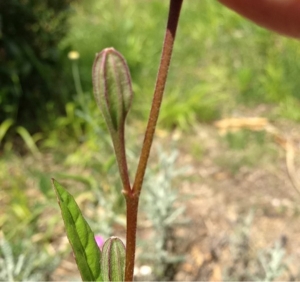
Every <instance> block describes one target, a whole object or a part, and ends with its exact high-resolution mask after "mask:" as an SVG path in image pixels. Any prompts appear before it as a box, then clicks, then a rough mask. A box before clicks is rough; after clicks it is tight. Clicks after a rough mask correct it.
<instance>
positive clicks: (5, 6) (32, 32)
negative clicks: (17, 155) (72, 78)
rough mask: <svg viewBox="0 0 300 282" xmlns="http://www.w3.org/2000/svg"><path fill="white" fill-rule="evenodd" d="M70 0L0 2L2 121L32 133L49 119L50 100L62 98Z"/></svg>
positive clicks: (58, 108) (60, 103)
mask: <svg viewBox="0 0 300 282" xmlns="http://www.w3.org/2000/svg"><path fill="white" fill-rule="evenodd" d="M71 1H72V0H63V1H57V0H55V1H49V0H48V1H42V2H41V1H38V0H26V1H18V0H12V1H1V2H0V20H1V22H0V62H1V64H0V85H1V90H0V104H1V108H0V120H5V119H7V118H11V119H13V120H14V122H15V125H21V126H24V127H25V128H27V129H28V130H29V131H30V132H32V131H33V130H35V131H36V130H37V129H40V128H41V126H42V125H46V124H47V122H49V117H48V114H49V105H50V104H51V103H52V104H53V103H55V107H54V109H51V110H54V111H55V112H56V113H59V112H60V111H61V110H62V107H63V104H64V103H65V102H66V97H65V94H66V88H65V87H66V86H67V84H68V83H67V80H66V76H65V75H64V68H63V62H64V60H65V58H66V54H65V51H63V50H61V49H60V48H59V46H58V45H59V43H60V41H61V40H62V38H63V37H64V36H65V34H66V32H67V16H68V15H69V13H68V9H69V4H70V2H71Z"/></svg>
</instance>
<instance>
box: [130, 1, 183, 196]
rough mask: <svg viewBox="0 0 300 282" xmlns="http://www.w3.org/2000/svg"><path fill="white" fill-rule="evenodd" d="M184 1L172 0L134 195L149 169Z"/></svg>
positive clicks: (137, 192)
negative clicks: (149, 159) (148, 163)
mask: <svg viewBox="0 0 300 282" xmlns="http://www.w3.org/2000/svg"><path fill="white" fill-rule="evenodd" d="M182 2H183V0H170V9H169V17H168V24H167V29H166V34H165V40H164V44H163V50H162V55H161V60H160V66H159V70H158V74H157V79H156V85H155V90H154V95H153V100H152V107H151V111H150V115H149V120H148V125H147V129H146V133H145V137H144V143H143V147H142V151H141V156H140V160H139V164H138V168H137V172H136V176H135V180H134V184H133V188H132V189H133V192H134V194H140V192H141V189H142V184H143V180H144V175H145V171H146V167H147V162H148V158H149V154H150V149H151V145H152V142H153V136H154V133H155V127H156V124H157V120H158V115H159V110H160V105H161V102H162V98H163V94H164V89H165V85H166V80H167V75H168V70H169V65H170V61H171V57H172V51H173V45H174V41H175V35H176V30H177V25H178V20H179V15H180V10H181V5H182Z"/></svg>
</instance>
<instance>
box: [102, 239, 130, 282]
mask: <svg viewBox="0 0 300 282" xmlns="http://www.w3.org/2000/svg"><path fill="white" fill-rule="evenodd" d="M101 271H102V277H103V281H124V274H125V246H124V244H123V243H122V241H121V240H120V239H119V238H117V237H110V238H109V239H108V240H107V241H106V242H105V243H104V245H103V249H102V257H101Z"/></svg>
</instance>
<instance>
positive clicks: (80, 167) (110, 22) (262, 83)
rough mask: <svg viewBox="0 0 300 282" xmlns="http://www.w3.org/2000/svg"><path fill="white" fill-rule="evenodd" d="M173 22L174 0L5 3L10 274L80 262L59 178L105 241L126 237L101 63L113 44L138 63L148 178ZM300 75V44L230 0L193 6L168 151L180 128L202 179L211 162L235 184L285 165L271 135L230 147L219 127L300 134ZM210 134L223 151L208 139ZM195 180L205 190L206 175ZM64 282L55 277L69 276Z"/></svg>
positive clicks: (168, 107)
mask: <svg viewBox="0 0 300 282" xmlns="http://www.w3.org/2000/svg"><path fill="white" fill-rule="evenodd" d="M167 12H168V1H161V0H151V1H144V0H134V1H133V0H101V1H96V0H85V1H79V0H60V1H54V0H48V1H38V0H24V1H21V0H9V1H6V0H4V1H1V2H0V106H1V107H0V157H1V159H0V185H1V190H0V229H1V233H0V239H1V238H2V241H3V242H2V245H3V246H4V247H2V249H1V250H2V251H1V250H0V259H1V260H0V278H1V277H2V278H3V277H4V278H3V279H4V280H5V279H7V277H13V279H15V280H26V279H29V278H30V279H33V280H34V279H40V280H49V279H51V277H53V276H51V275H52V273H53V271H54V269H55V268H56V267H57V266H58V265H60V260H59V259H58V260H57V262H55V261H54V260H53V257H54V256H55V254H57V253H59V252H61V255H60V256H59V257H63V254H64V253H65V252H67V253H68V251H69V249H67V247H66V244H65V243H64V244H63V243H62V242H64V241H63V239H62V237H63V227H62V225H61V221H62V220H61V219H60V217H59V212H58V210H57V207H56V202H55V197H54V193H53V191H52V188H51V182H50V178H51V177H55V178H58V179H59V180H62V181H65V182H66V185H69V187H72V188H71V192H72V193H73V194H74V195H75V196H76V199H77V200H78V201H79V203H80V204H81V206H82V207H83V209H84V210H85V211H86V213H87V217H89V219H90V221H91V224H92V226H94V228H95V232H96V233H100V234H104V235H105V236H108V235H111V234H113V233H114V232H115V229H114V228H116V229H117V230H118V228H121V227H122V228H124V208H125V206H124V202H123V198H122V195H120V193H118V191H119V190H120V189H121V188H120V182H119V180H118V177H117V176H116V171H117V168H116V165H115V163H114V156H113V154H112V149H111V143H110V139H109V137H108V135H107V131H106V127H105V125H104V123H103V120H102V117H101V114H100V113H99V110H98V109H97V107H96V104H95V102H94V99H93V94H92V84H91V66H92V64H93V60H94V57H95V54H96V53H97V52H99V51H101V50H102V49H103V48H105V47H114V48H115V49H117V50H118V51H120V52H121V53H122V54H123V55H124V57H125V58H126V59H127V62H128V65H129V68H130V71H131V75H132V80H133V89H134V100H133V105H132V109H131V112H130V114H129V117H128V130H127V132H128V134H127V135H128V147H129V149H128V155H129V162H130V164H131V167H133V169H131V171H132V174H134V168H135V167H136V163H137V157H138V154H139V149H140V145H141V141H142V134H143V130H144V127H145V124H146V119H147V117H148V114H149V110H150V103H151V99H152V92H153V88H154V83H155V78H156V72H157V68H158V63H159V59H160V51H161V45H162V41H163V36H164V28H165V25H166V17H167ZM71 51H72V53H70V52H71ZM68 54H69V57H68ZM71 54H73V55H74V54H75V55H78V57H76V58H72V57H71ZM299 73H300V48H299V42H298V41H297V40H292V39H287V38H284V37H281V36H279V35H276V34H273V33H271V32H269V31H266V30H264V29H262V28H260V27H257V26H255V25H254V24H252V23H249V22H247V21H246V20H244V19H242V18H241V17H239V16H238V15H236V14H234V13H233V12H231V11H229V10H227V9H226V8H224V7H222V6H221V5H220V4H219V3H217V2H216V1H212V0H201V1H195V0H185V1H184V3H183V9H182V14H181V19H180V23H179V28H178V33H177V39H176V43H175V48H174V54H173V59H172V63H171V68H170V73H169V78H168V82H167V87H166V91H165V97H164V102H163V105H162V109H161V114H160V119H159V125H158V127H159V130H158V143H162V146H164V144H165V143H166V140H165V138H166V137H165V136H173V135H174V132H176V134H175V135H176V136H177V137H176V136H175V137H174V140H175V141H174V140H173V137H170V138H171V139H172V140H173V141H174V143H176V146H175V145H174V146H175V147H176V148H179V152H180V153H179V155H181V159H185V156H186V155H189V156H190V157H191V158H192V159H193V162H195V163H193V164H194V165H195V166H196V167H197V169H198V168H199V167H201V166H202V165H203V164H207V163H206V162H205V160H206V158H208V159H209V160H212V163H213V164H212V166H215V167H217V168H218V169H221V170H222V169H223V170H225V171H227V170H228V171H229V174H230V177H231V178H232V179H234V178H235V177H237V176H236V175H239V171H240V168H243V167H245V166H246V167H247V168H249V167H250V170H253V169H264V168H266V166H268V165H273V164H274V163H276V162H277V161H281V162H283V164H284V153H282V152H281V151H280V148H278V146H277V145H275V144H274V141H272V140H270V139H271V138H269V137H268V136H265V135H267V134H264V133H262V134H259V133H253V132H246V133H245V132H242V133H241V132H239V133H237V134H235V133H233V134H231V135H229V136H227V137H226V138H223V137H220V136H218V135H217V134H216V130H215V129H214V126H213V123H214V122H215V121H216V120H218V119H221V118H226V117H244V116H246V117H249V116H254V117H255V116H263V117H266V118H267V119H268V120H269V121H271V122H273V123H275V124H284V128H290V127H291V128H297V122H299V120H300V111H299V106H300V90H299V89H300V80H299ZM286 125H287V126H286ZM199 131H200V132H202V133H200V135H201V134H203V136H204V135H205V136H206V135H208V136H209V138H208V139H210V138H212V139H211V140H213V141H211V140H210V141H207V143H206V142H204V141H203V140H204V139H205V136H204V137H203V136H202V135H201V136H202V137H203V138H204V139H201V138H202V137H201V136H200V137H199ZM211 131H214V133H212V136H211V135H210V134H211V133H210V132H211ZM178 136H179V137H178ZM199 138H200V139H199ZM173 141H172V142H173ZM213 144H214V145H213ZM206 145H208V147H209V146H215V147H214V148H216V150H215V151H214V152H215V154H214V153H211V154H208V153H207V150H208V151H209V148H211V147H209V148H208V147H206ZM276 146H277V147H276ZM166 148H168V149H170V148H169V146H168V145H167V146H166ZM214 148H213V149H212V150H214ZM225 151H226V152H225ZM264 154H267V155H266V156H265V155H264ZM158 155H159V153H158ZM154 159H155V157H154ZM154 162H155V161H154ZM174 162H175V160H174ZM204 166H205V165H204ZM276 169H278V168H276ZM238 177H239V176H238ZM189 181H190V184H189V185H190V186H192V183H197V181H202V182H203V181H206V178H205V177H204V178H203V176H201V177H200V178H197V177H196V176H192V177H190V178H189ZM207 181H209V176H208V180H207ZM177 186H179V187H180V185H179V184H178V185H177ZM212 186H213V187H215V186H214V185H213V184H212ZM216 186H217V185H216ZM293 197H294V196H293V194H291V198H293ZM186 205H188V202H187V203H186ZM252 206H253V205H252ZM254 206H255V204H254ZM245 212H246V211H245ZM296 214H297V213H296ZM50 215H51V216H50ZM101 216H102V218H103V223H102V224H101V225H99V224H97V221H99V217H100V218H101ZM116 226H117V227H116ZM118 226H119V227H118ZM120 226H121V227H120ZM122 228H121V229H122ZM20 233H22V236H21V238H20ZM4 238H5V239H4ZM20 239H21V240H20ZM8 242H9V243H8ZM29 246H31V247H29ZM32 246H34V247H32ZM5 248H6V251H3V250H4V249H5ZM8 249H10V251H7V250H8ZM33 249H34V250H33ZM36 250H37V251H36ZM58 250H59V251H58ZM39 252H41V254H43V256H45V259H39V257H41V256H42V255H40V253H39ZM1 255H2V256H1ZM9 257H11V259H10V260H9ZM20 257H21V258H20ZM22 257H24V258H28V259H27V260H26V259H24V258H23V261H26V262H27V263H28V265H26V262H22V263H21V262H19V265H21V266H19V268H18V269H19V272H18V273H13V271H12V273H10V274H9V271H11V270H9V269H8V268H5V267H4V265H8V263H7V260H9V263H10V264H11V265H14V267H12V268H13V269H15V268H17V266H16V265H18V261H19V260H21V261H22ZM29 258H30V259H29ZM49 261H51V262H53V264H50V263H49ZM1 266H2V272H1ZM1 275H2V276H1ZM5 275H6V276H5ZM9 275H10V276H9ZM26 275H27V276H26ZM30 275H32V276H30ZM34 275H36V276H34ZM38 275H40V276H38ZM61 275H62V276H59V275H58V276H55V277H60V278H61V277H63V278H65V277H66V276H64V274H61ZM66 275H67V274H66ZM232 277H235V276H231V278H232ZM156 278H157V277H156ZM173 278H174V277H173ZM198 278H199V277H198ZM200 278H201V277H200ZM202 278H203V277H202ZM235 278H237V279H239V278H241V277H235ZM250 278H251V277H250V276H249V277H247V279H250ZM261 279H263V278H261ZM0 280H1V279H0Z"/></svg>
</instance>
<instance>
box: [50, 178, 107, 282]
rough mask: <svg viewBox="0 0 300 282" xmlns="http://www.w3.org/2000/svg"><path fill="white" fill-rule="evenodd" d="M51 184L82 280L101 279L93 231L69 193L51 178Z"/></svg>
mask: <svg viewBox="0 0 300 282" xmlns="http://www.w3.org/2000/svg"><path fill="white" fill-rule="evenodd" d="M53 185H54V188H55V192H56V195H57V199H58V203H59V205H60V209H61V213H62V217H63V220H64V223H65V228H66V232H67V236H68V238H69V241H70V244H71V246H72V248H73V251H74V255H75V259H76V262H77V266H78V269H79V271H80V274H81V277H82V279H83V281H102V277H101V272H100V259H101V252H100V250H99V248H98V246H97V244H96V241H95V238H94V233H93V232H92V230H91V228H90V227H89V225H88V223H87V222H86V220H85V219H84V217H83V216H82V214H81V211H80V209H79V207H78V206H77V204H76V202H75V200H74V198H73V197H72V196H71V194H70V193H68V192H67V190H65V189H64V188H63V187H62V186H61V185H60V184H59V183H58V182H56V181H55V180H53Z"/></svg>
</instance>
